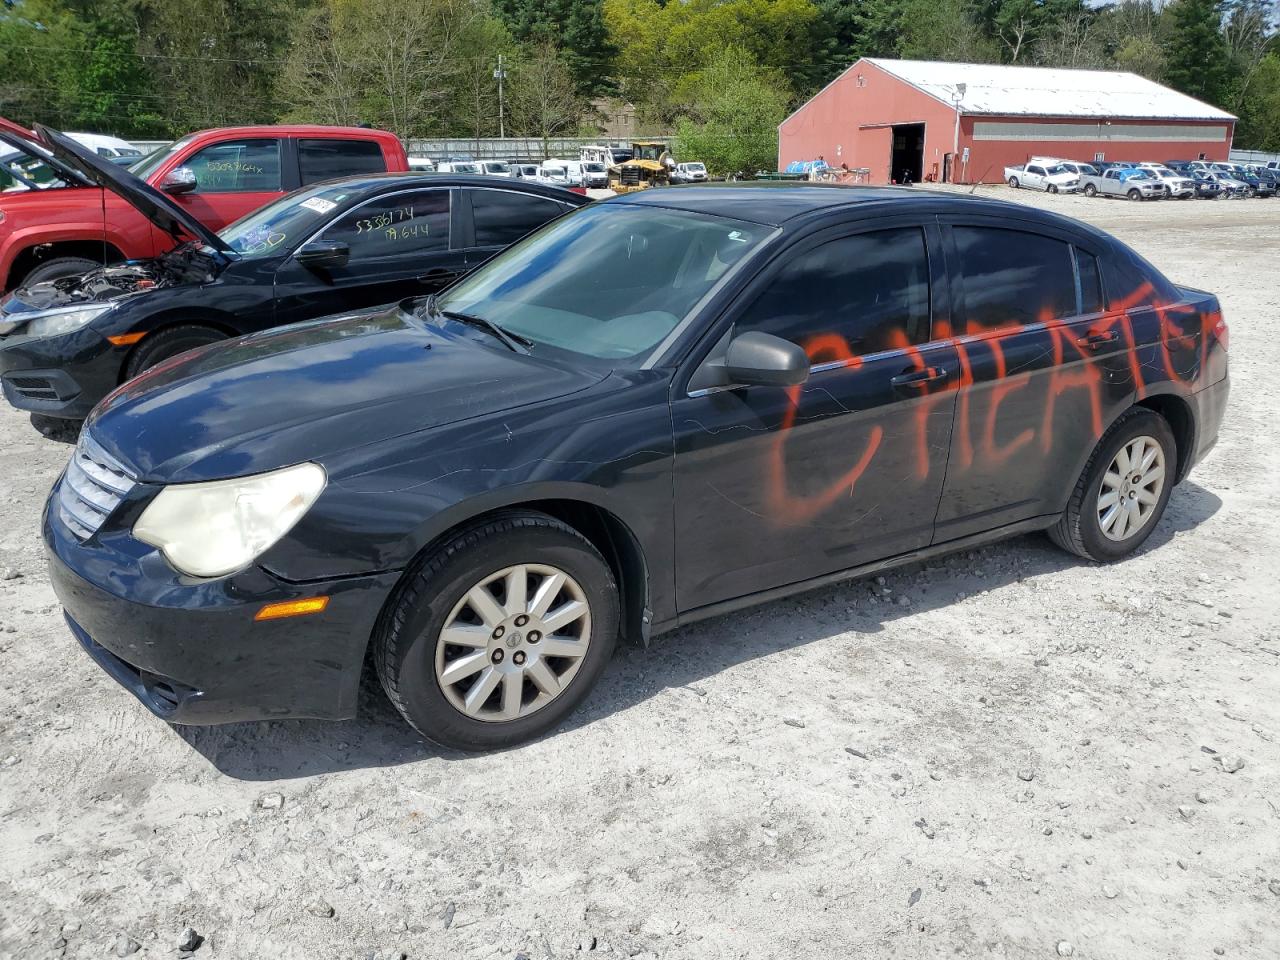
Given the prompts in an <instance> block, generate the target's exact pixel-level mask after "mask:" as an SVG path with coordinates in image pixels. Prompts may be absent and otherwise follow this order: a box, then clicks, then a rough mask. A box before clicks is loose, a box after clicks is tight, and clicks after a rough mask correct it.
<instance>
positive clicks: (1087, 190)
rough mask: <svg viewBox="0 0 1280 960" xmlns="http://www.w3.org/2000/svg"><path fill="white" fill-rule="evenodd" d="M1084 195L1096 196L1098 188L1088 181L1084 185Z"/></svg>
mask: <svg viewBox="0 0 1280 960" xmlns="http://www.w3.org/2000/svg"><path fill="white" fill-rule="evenodd" d="M1084 195H1085V196H1086V197H1096V196H1097V195H1098V188H1097V187H1095V186H1094V185H1093V184H1092V183H1086V184H1085V185H1084Z"/></svg>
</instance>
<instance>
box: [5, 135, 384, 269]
mask: <svg viewBox="0 0 1280 960" xmlns="http://www.w3.org/2000/svg"><path fill="white" fill-rule="evenodd" d="M24 133H26V134H28V135H27V136H24V135H23V134H24ZM130 169H131V172H132V173H133V174H134V175H136V176H138V177H141V178H142V179H143V180H145V181H147V183H149V184H151V185H152V186H153V187H156V188H157V189H159V190H162V191H164V192H165V193H166V194H169V195H170V196H172V197H173V199H174V201H175V202H176V203H178V204H179V205H180V206H182V207H184V208H185V209H186V210H187V211H188V212H189V213H190V214H191V215H192V216H193V217H195V218H196V219H197V220H200V221H201V222H203V223H204V224H206V225H207V226H209V227H211V228H213V229H214V230H219V229H221V228H222V227H224V226H226V225H227V224H228V223H231V222H232V221H234V220H238V219H239V218H240V217H242V216H244V215H245V214H246V213H249V212H250V211H252V210H256V209H257V208H258V207H260V206H262V205H263V204H265V203H267V202H269V201H271V200H274V199H276V198H277V197H279V196H282V195H284V194H285V193H288V192H289V191H291V190H295V189H297V188H298V187H303V186H306V185H308V184H311V183H315V182H317V181H320V180H328V179H330V178H332V177H339V176H346V175H349V174H357V173H370V172H375V171H390V172H401V171H405V170H408V169H409V158H408V156H407V155H406V154H405V150H404V145H403V144H401V143H400V141H399V140H398V139H397V138H396V136H395V135H394V134H391V133H387V132H386V131H383V130H369V129H365V128H363V127H322V126H305V125H291V126H259V127H223V128H220V129H217V130H202V131H200V132H199V133H193V134H190V135H189V136H186V137H183V138H182V139H181V140H178V141H176V142H175V143H173V144H171V145H170V146H168V147H164V148H162V149H160V150H157V151H155V152H154V153H152V154H150V155H148V156H146V157H143V158H142V159H141V160H139V161H138V162H137V163H136V164H134V165H133V167H131V168H130ZM172 246H173V238H172V237H170V236H169V235H168V234H166V233H165V232H163V231H162V230H160V229H159V228H157V227H155V226H154V225H153V224H152V223H151V222H150V221H149V220H147V218H146V217H144V216H143V215H142V214H141V213H139V212H138V211H137V210H136V209H134V208H133V207H131V206H129V205H128V204H127V203H125V202H124V201H123V200H121V199H120V198H119V197H118V196H116V195H115V194H114V193H111V192H110V191H104V190H103V189H102V187H101V186H100V185H98V184H97V183H94V182H92V181H90V180H88V179H87V178H86V177H85V175H84V174H82V173H79V172H77V171H76V170H74V169H71V168H69V167H66V166H64V165H62V164H60V163H58V161H57V160H55V159H54V158H53V157H52V156H50V155H49V153H48V152H47V151H46V150H45V149H44V148H43V146H42V145H41V144H40V142H39V141H38V140H37V139H35V137H34V135H33V134H30V131H23V129H22V128H21V127H18V126H17V125H16V124H12V123H8V122H5V123H0V291H7V290H11V289H13V288H15V287H17V286H19V285H20V284H23V283H24V282H25V283H34V282H36V281H39V280H50V279H53V278H55V277H61V276H70V275H74V274H79V273H84V272H85V271H86V270H91V269H93V268H94V267H95V266H100V265H101V264H102V263H104V262H114V261H120V260H132V259H137V258H144V257H154V256H158V255H159V254H161V253H163V252H165V251H166V250H168V249H170V248H171V247H172Z"/></svg>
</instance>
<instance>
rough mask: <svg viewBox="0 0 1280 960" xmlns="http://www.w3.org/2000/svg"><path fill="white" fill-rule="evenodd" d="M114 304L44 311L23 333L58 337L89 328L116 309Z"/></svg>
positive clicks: (87, 304)
mask: <svg viewBox="0 0 1280 960" xmlns="http://www.w3.org/2000/svg"><path fill="white" fill-rule="evenodd" d="M115 306H116V305H115V304H114V303H86V304H81V305H80V306H76V307H64V308H61V309H58V310H46V311H42V312H41V313H40V314H38V315H37V316H34V317H32V318H31V319H30V320H28V321H27V326H26V328H25V329H24V330H23V331H22V332H23V333H25V334H28V335H29V336H32V337H56V336H58V335H59V334H62V333H72V332H73V331H76V330H79V329H81V328H82V327H87V326H88V325H89V324H90V323H92V322H93V321H94V320H96V319H98V317H100V316H102V315H103V314H104V313H106V312H108V311H110V310H114V309H115Z"/></svg>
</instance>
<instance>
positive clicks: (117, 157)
mask: <svg viewBox="0 0 1280 960" xmlns="http://www.w3.org/2000/svg"><path fill="white" fill-rule="evenodd" d="M67 136H68V137H70V138H71V139H72V140H74V141H75V142H76V143H82V144H84V145H85V146H86V147H88V148H89V149H90V150H92V151H93V152H94V153H96V154H97V155H98V156H100V157H106V158H107V159H108V160H110V161H111V162H112V163H118V164H120V165H121V166H125V167H127V166H128V165H129V164H131V163H134V162H136V161H138V160H141V159H142V151H141V150H139V149H138V148H137V147H135V146H134V145H133V144H132V143H130V142H129V141H128V140H121V139H120V138H119V137H108V136H106V135H105V134H101V133H68V134H67Z"/></svg>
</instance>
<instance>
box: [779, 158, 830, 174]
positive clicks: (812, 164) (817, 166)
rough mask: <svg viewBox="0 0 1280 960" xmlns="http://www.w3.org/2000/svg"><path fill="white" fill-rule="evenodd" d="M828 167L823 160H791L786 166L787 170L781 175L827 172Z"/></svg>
mask: <svg viewBox="0 0 1280 960" xmlns="http://www.w3.org/2000/svg"><path fill="white" fill-rule="evenodd" d="M830 166H831V165H830V164H829V163H827V161H825V160H792V161H791V162H790V163H788V164H787V169H786V170H784V171H783V173H813V172H814V171H821V170H827V169H829V168H830Z"/></svg>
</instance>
